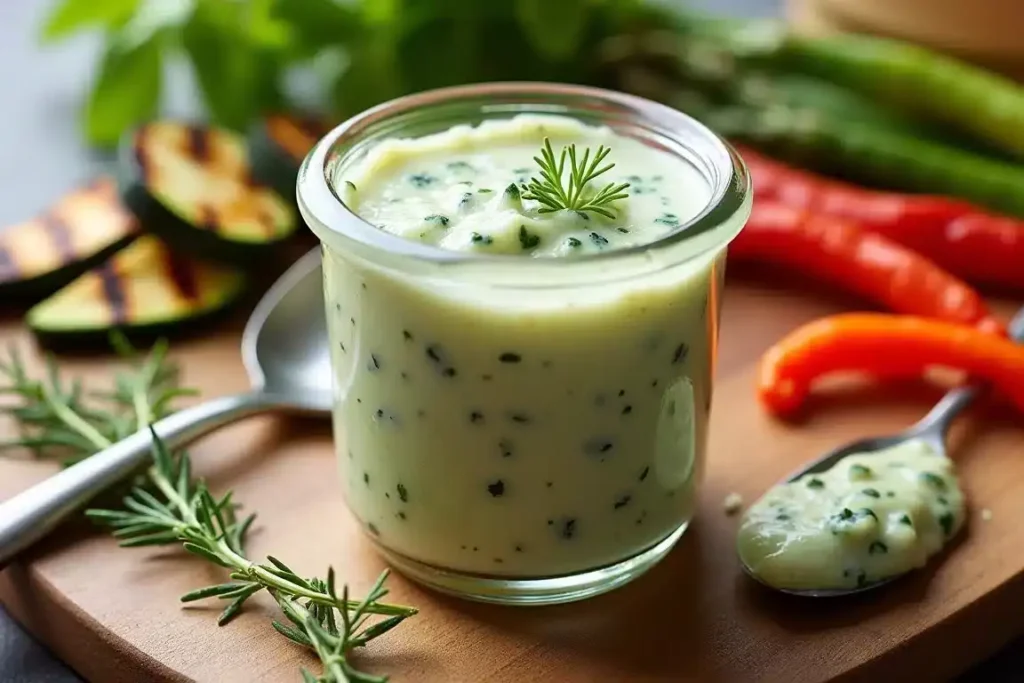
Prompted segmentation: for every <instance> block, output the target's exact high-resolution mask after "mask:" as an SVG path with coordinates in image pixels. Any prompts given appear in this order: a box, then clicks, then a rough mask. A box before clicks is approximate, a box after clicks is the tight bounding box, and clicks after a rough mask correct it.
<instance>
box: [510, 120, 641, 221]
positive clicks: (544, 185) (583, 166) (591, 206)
mask: <svg viewBox="0 0 1024 683" xmlns="http://www.w3.org/2000/svg"><path fill="white" fill-rule="evenodd" d="M609 153H611V149H609V148H608V147H605V146H604V145H601V146H600V147H598V148H597V153H596V154H594V158H593V159H591V158H590V148H589V147H588V148H586V149H585V150H584V151H583V157H582V158H581V159H579V160H577V158H576V145H575V144H572V145H569V146H568V147H562V151H561V153H560V154H559V156H558V160H557V161H556V160H555V152H554V150H552V149H551V140H549V139H548V138H544V147H543V148H542V149H541V155H540V156H539V157H534V158H533V160H534V161H536V162H537V165H538V166H540V180H538V179H537V178H536V177H533V178H530V182H529V184H528V185H527V193H526V194H524V195H523V199H532V200H534V201H538V202H540V203H541V204H542V206H541V208H540V212H541V213H553V212H555V211H566V210H568V211H576V212H579V213H583V214H586V213H587V212H593V213H597V214H600V215H602V216H604V217H605V218H615V213H614V211H613V207H612V202H614V201H616V200H619V199H625V198H626V197H628V196H629V194H628V193H627V192H626V191H625V190H626V189H627V188H628V187H629V183H620V184H619V185H616V184H615V183H608V184H607V185H605V186H604V187H603V188H601V189H600V190H598V191H596V192H591V191H589V190H590V189H591V188H589V187H588V186H589V185H590V183H591V182H593V181H594V179H596V178H597V177H598V176H600V175H602V174H604V173H607V172H608V171H610V170H612V169H613V168H615V164H608V165H606V166H603V167H600V168H599V166H600V164H601V162H602V161H604V160H605V158H606V157H607V156H608V154H609ZM567 157H568V160H569V178H568V185H563V180H562V176H563V175H565V171H566V168H565V162H566V158H567Z"/></svg>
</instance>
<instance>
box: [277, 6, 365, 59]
mask: <svg viewBox="0 0 1024 683" xmlns="http://www.w3.org/2000/svg"><path fill="white" fill-rule="evenodd" d="M273 16H274V17H275V18H277V19H278V20H280V21H283V22H284V23H286V24H288V25H289V26H290V27H291V29H292V31H293V32H294V34H295V35H296V36H298V37H299V38H298V39H297V40H294V41H293V44H292V50H293V51H294V53H295V54H297V55H298V56H299V57H300V58H303V59H304V58H309V57H312V56H315V55H316V54H318V53H319V52H320V51H321V50H323V49H330V48H337V46H338V45H339V44H346V43H349V42H351V41H353V40H357V39H358V38H359V37H360V36H361V35H364V34H365V32H366V28H365V24H364V23H363V19H362V16H361V14H360V12H359V11H358V10H357V9H355V8H352V7H348V6H345V5H341V4H339V3H338V2H337V0H303V1H302V2H295V0H280V1H278V2H276V3H275V4H274V6H273Z"/></svg>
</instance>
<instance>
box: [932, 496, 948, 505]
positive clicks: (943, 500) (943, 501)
mask: <svg viewBox="0 0 1024 683" xmlns="http://www.w3.org/2000/svg"><path fill="white" fill-rule="evenodd" d="M935 500H937V501H939V505H949V501H948V500H946V497H945V496H937V497H936V498H935Z"/></svg>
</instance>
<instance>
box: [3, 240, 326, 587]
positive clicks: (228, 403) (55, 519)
mask: <svg viewBox="0 0 1024 683" xmlns="http://www.w3.org/2000/svg"><path fill="white" fill-rule="evenodd" d="M320 278H321V272H320V253H319V250H318V249H314V250H312V251H310V252H308V253H307V254H306V255H305V256H303V257H302V258H300V259H299V260H298V261H296V262H295V263H294V264H293V265H292V266H291V267H290V268H289V269H288V270H287V271H285V273H284V274H283V275H282V276H281V277H280V278H279V279H278V281H277V282H275V283H274V285H273V286H272V287H271V288H270V289H269V290H268V291H267V293H266V295H264V297H263V299H262V300H260V302H259V304H258V305H257V306H256V308H255V310H254V311H253V313H252V315H251V316H250V318H249V322H248V324H247V325H246V327H245V332H244V333H243V335H242V361H243V364H244V366H245V370H246V373H247V374H248V376H249V381H250V384H251V385H252V389H251V390H250V391H248V392H245V393H242V394H238V395H235V396H225V397H222V398H217V399H213V400H212V401H207V402H206V403H201V404H199V405H196V406H192V407H190V408H186V409H184V410H181V411H179V412H176V413H174V414H172V415H170V416H168V417H165V418H164V419H162V420H160V421H159V422H156V423H155V424H152V425H150V428H149V429H141V430H139V431H138V432H136V433H135V434H132V435H131V436H129V437H128V438H126V439H124V440H122V441H119V442H117V443H115V444H113V445H111V446H110V447H108V448H106V449H104V450H102V451H100V452H99V453H96V454H95V455H93V456H91V457H89V458H86V459H85V460H82V461H81V462H78V463H77V464H75V465H73V466H71V467H69V468H67V469H65V470H62V471H61V472H58V473H57V474H55V475H53V476H52V477H50V478H48V479H46V480H44V481H42V482H40V483H38V484H36V485H35V486H33V487H31V488H29V489H27V490H25V491H22V492H21V493H19V494H18V495H16V496H14V497H13V498H10V499H9V500H6V501H4V502H3V503H0V569H2V568H3V567H4V566H5V565H6V564H7V563H8V562H9V561H10V560H11V559H12V558H13V557H15V556H16V555H17V554H18V553H19V552H21V551H22V550H24V549H26V548H28V547H29V546H30V545H32V544H33V543H35V542H36V541H38V540H39V539H40V538H42V537H43V536H45V535H46V534H47V533H49V531H50V530H51V529H53V527H55V526H56V525H57V524H58V523H59V522H60V521H61V520H63V519H64V518H65V517H67V516H68V515H70V514H71V513H72V512H74V511H75V510H77V509H79V508H81V507H82V506H83V505H85V504H86V503H87V502H88V501H89V500H90V499H92V498H93V497H95V496H96V495H97V494H98V493H100V492H101V491H103V490H104V489H106V488H108V487H110V486H111V485H113V484H115V483H116V482H118V481H120V480H121V479H123V478H124V477H126V476H128V475H129V474H131V473H132V472H135V471H136V470H137V468H138V467H139V466H140V465H142V464H143V463H144V462H145V461H146V459H147V458H148V457H149V454H150V451H151V449H152V446H153V436H154V435H156V436H158V437H159V438H160V439H161V441H163V442H164V444H165V445H166V446H167V447H168V449H175V448H178V447H180V446H183V445H185V444H186V443H188V442H189V441H192V440H193V439H196V438H198V437H200V436H202V435H204V434H207V433H209V432H211V431H213V430H214V429H217V428H218V427H222V426H224V425H226V424H229V423H231V422H235V421H236V420H240V419H242V418H244V417H248V416H250V415H255V414H258V413H263V412H267V411H283V412H290V413H298V414H303V415H314V416H322V417H328V416H329V415H330V411H331V402H332V399H331V394H332V391H331V383H332V380H331V376H332V373H331V366H330V355H329V346H328V340H327V322H326V315H325V311H324V298H323V284H322V281H321V279H320Z"/></svg>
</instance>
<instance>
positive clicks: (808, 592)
mask: <svg viewBox="0 0 1024 683" xmlns="http://www.w3.org/2000/svg"><path fill="white" fill-rule="evenodd" d="M1008 335H1009V337H1010V338H1011V339H1013V340H1015V341H1024V308H1022V309H1020V310H1019V311H1018V312H1017V314H1016V315H1015V316H1014V318H1013V320H1012V321H1010V325H1009V328H1008ZM982 391H983V388H982V387H980V386H964V387H960V388H957V389H953V390H951V391H949V392H948V393H947V394H946V395H945V396H943V397H942V399H941V400H940V401H939V402H938V403H936V404H935V406H934V407H933V408H932V409H931V410H930V411H928V414H927V415H925V416H924V417H923V418H921V419H920V420H919V421H918V422H917V423H915V424H913V425H912V426H910V427H909V428H908V429H906V430H904V431H902V432H899V433H897V434H890V435H888V436H876V437H869V438H865V439H858V440H856V441H852V442H850V443H847V444H844V445H842V446H839V447H838V448H835V449H833V450H831V451H829V452H828V453H825V454H824V455H823V456H821V457H820V458H818V459H817V460H814V461H812V462H810V463H809V464H806V465H804V466H803V467H801V468H800V469H799V470H797V471H796V472H793V473H792V474H790V475H789V476H788V477H786V478H785V479H783V480H782V481H781V482H779V483H780V484H788V483H791V482H794V481H796V480H797V479H799V478H800V477H802V476H804V475H807V474H820V473H822V472H825V471H827V470H830V469H832V468H833V467H834V466H835V465H836V464H837V463H838V462H839V461H840V460H842V459H843V458H846V457H849V456H851V455H856V454H865V453H875V452H878V451H883V450H885V449H887V448H892V447H893V446H898V445H900V444H903V443H906V442H908V441H914V440H919V441H924V442H925V443H926V444H928V446H930V447H931V449H932V452H934V453H935V454H936V455H937V456H938V457H941V458H947V457H949V452H948V449H947V446H946V436H947V434H948V433H949V428H950V427H951V426H952V424H953V421H954V420H955V419H956V418H957V417H958V416H959V415H960V413H961V412H963V410H964V409H965V408H967V407H968V406H969V405H971V403H972V402H973V401H974V399H975V398H977V396H978V395H979V394H980V393H981V392H982ZM740 566H741V567H742V568H743V571H744V573H745V574H746V575H747V576H749V577H750V578H752V579H754V580H755V581H757V582H758V583H760V584H761V585H764V586H767V587H768V588H771V589H772V590H776V591H779V592H781V593H787V594H789V595H799V596H802V597H809V598H830V597H840V596H846V595H854V594H857V593H863V592H865V591H869V590H873V589H875V588H878V587H880V586H883V585H885V584H887V583H889V582H891V581H893V580H894V579H898V578H899V577H900V576H902V574H897V575H895V576H891V577H888V578H885V579H881V580H879V581H873V582H871V583H868V584H865V585H863V586H858V587H856V588H835V589H833V588H822V589H799V590H798V589H793V588H779V587H777V586H771V585H769V584H767V583H765V582H764V581H761V579H760V578H759V577H758V576H757V575H756V573H755V572H754V571H753V570H752V569H751V568H750V567H749V566H748V565H747V564H746V563H745V562H743V560H742V558H740Z"/></svg>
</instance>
